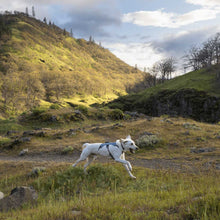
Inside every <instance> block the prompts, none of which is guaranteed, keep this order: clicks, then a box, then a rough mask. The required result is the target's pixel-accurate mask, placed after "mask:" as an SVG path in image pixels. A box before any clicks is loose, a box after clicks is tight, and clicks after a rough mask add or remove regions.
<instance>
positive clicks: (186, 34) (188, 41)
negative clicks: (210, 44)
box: [151, 26, 220, 58]
mask: <svg viewBox="0 0 220 220" xmlns="http://www.w3.org/2000/svg"><path fill="white" fill-rule="evenodd" d="M218 31H220V29H219V27H217V26H212V27H208V28H203V29H198V30H189V31H181V32H179V33H177V34H172V35H167V36H165V37H164V38H163V40H158V41H152V42H151V46H152V47H153V48H154V50H155V51H157V52H158V53H163V54H166V56H175V57H176V58H177V57H179V58H180V57H181V56H183V55H184V54H185V53H186V51H187V50H188V49H190V48H191V47H192V46H200V45H201V44H202V43H203V42H204V41H206V40H207V39H208V38H209V37H211V36H213V35H214V34H216V33H217V32H218Z"/></svg>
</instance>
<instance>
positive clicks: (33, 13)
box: [32, 6, 35, 18]
mask: <svg viewBox="0 0 220 220" xmlns="http://www.w3.org/2000/svg"><path fill="white" fill-rule="evenodd" d="M32 16H33V17H34V18H35V10H34V6H32Z"/></svg>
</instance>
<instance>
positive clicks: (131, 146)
mask: <svg viewBox="0 0 220 220" xmlns="http://www.w3.org/2000/svg"><path fill="white" fill-rule="evenodd" d="M120 141H121V144H122V146H123V148H124V149H125V151H127V150H130V152H131V153H134V152H135V150H137V149H138V147H137V146H136V144H135V143H134V141H133V140H132V139H131V136H130V135H128V136H127V137H126V139H121V140H120Z"/></svg>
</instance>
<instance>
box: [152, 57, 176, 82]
mask: <svg viewBox="0 0 220 220" xmlns="http://www.w3.org/2000/svg"><path fill="white" fill-rule="evenodd" d="M175 63H176V61H175V59H174V58H172V57H170V58H166V59H163V60H161V61H159V62H158V63H156V67H155V70H157V71H158V72H159V73H160V74H161V80H162V82H164V81H165V80H168V79H171V77H172V73H173V72H175V70H176V66H175Z"/></svg>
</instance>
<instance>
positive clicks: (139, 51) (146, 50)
mask: <svg viewBox="0 0 220 220" xmlns="http://www.w3.org/2000/svg"><path fill="white" fill-rule="evenodd" d="M103 45H104V46H105V47H107V48H108V49H109V50H110V51H111V52H112V53H114V54H115V55H116V56H117V57H118V58H120V59H121V60H124V61H125V62H126V63H128V64H130V65H131V66H135V64H137V66H138V68H140V69H144V67H147V68H149V67H151V66H152V65H153V64H154V63H155V62H157V61H158V60H161V59H163V58H164V56H163V54H162V53H160V52H158V51H157V50H155V49H154V47H153V46H151V44H150V43H127V44H125V43H113V44H111V43H107V42H103Z"/></svg>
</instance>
